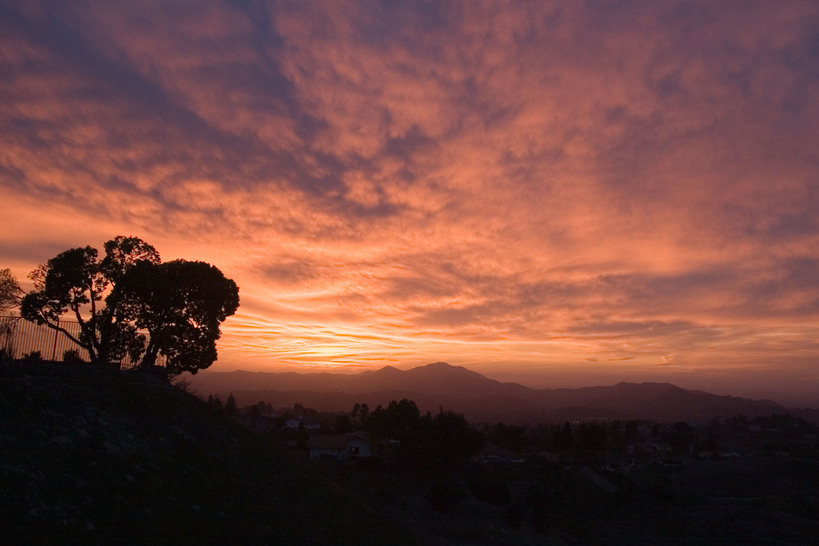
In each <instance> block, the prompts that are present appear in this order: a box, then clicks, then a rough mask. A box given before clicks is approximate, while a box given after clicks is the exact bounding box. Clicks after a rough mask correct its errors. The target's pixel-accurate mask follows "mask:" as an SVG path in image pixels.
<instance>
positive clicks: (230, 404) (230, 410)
mask: <svg viewBox="0 0 819 546" xmlns="http://www.w3.org/2000/svg"><path fill="white" fill-rule="evenodd" d="M225 415H227V416H228V417H236V416H237V415H239V408H238V406H236V398H234V397H233V393H230V394H229V395H228V397H227V401H226V402H225Z"/></svg>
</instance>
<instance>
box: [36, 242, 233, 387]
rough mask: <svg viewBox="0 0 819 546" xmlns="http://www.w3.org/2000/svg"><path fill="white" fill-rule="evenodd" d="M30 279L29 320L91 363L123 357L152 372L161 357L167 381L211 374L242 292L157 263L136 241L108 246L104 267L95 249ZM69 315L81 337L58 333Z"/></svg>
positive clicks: (182, 267) (198, 265)
mask: <svg viewBox="0 0 819 546" xmlns="http://www.w3.org/2000/svg"><path fill="white" fill-rule="evenodd" d="M30 277H31V279H32V280H33V281H34V290H33V291H32V292H30V293H28V294H26V295H25V297H23V299H22V302H21V314H22V315H23V317H24V318H26V319H28V320H31V321H34V322H37V323H38V324H45V325H46V326H48V327H49V328H52V329H54V330H57V331H59V332H61V333H63V334H64V335H65V336H67V337H68V338H69V339H71V340H72V341H74V342H75V343H77V344H78V345H80V346H81V347H83V348H84V349H86V350H87V351H88V354H89V357H90V359H91V362H93V363H100V364H105V363H109V362H117V361H119V360H121V359H122V358H123V357H124V356H125V355H126V354H127V355H128V356H130V358H131V360H132V361H133V362H138V361H139V360H140V357H142V356H143V355H144V358H143V359H142V362H141V364H140V365H141V366H143V367H145V368H150V367H152V366H153V365H154V364H155V363H156V360H157V357H158V356H159V355H163V356H164V357H165V361H166V362H165V365H166V370H167V372H168V374H169V375H176V374H178V373H181V372H183V371H189V372H191V373H196V371H197V370H199V369H202V368H207V367H208V366H210V365H211V364H212V363H213V362H214V361H215V360H216V340H217V339H219V336H220V331H219V325H220V324H221V322H222V321H224V320H225V318H226V317H228V316H230V315H232V314H233V313H235V312H236V309H237V308H238V306H239V289H238V288H237V287H236V284H235V283H234V282H233V281H232V280H230V279H227V278H225V277H224V275H222V273H221V271H219V270H218V269H217V268H215V267H213V266H211V265H209V264H206V263H203V262H187V261H184V260H176V261H173V262H168V263H164V264H163V263H160V259H159V253H157V251H156V249H154V247H153V246H151V245H149V244H148V243H146V242H145V241H142V240H141V239H139V238H136V237H122V236H119V237H116V238H114V239H112V240H111V241H108V242H106V243H105V257H104V258H103V259H102V260H98V253H97V250H96V249H94V248H92V247H90V246H86V247H84V248H74V249H70V250H66V251H65V252H62V253H60V254H58V255H57V256H56V257H54V258H52V259H51V260H49V261H48V263H47V264H45V265H41V266H40V267H38V268H37V269H35V270H34V271H33V272H32V273H31V275H30ZM66 313H70V314H72V315H73V318H75V319H76V320H77V322H79V324H80V334H79V336H74V335H73V334H72V333H71V332H69V331H68V330H66V329H65V328H63V327H62V326H61V325H60V317H61V316H62V315H64V314H66ZM145 331H147V332H148V334H150V338H149V341H148V344H147V347H146V336H145V334H144V333H143V332H145Z"/></svg>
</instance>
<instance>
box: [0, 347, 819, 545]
mask: <svg viewBox="0 0 819 546" xmlns="http://www.w3.org/2000/svg"><path fill="white" fill-rule="evenodd" d="M0 536H2V537H4V542H6V543H14V544H20V543H36V544H49V543H53V544H60V543H83V544H89V543H98V544H112V543H131V544H132V543H150V544H184V543H200V544H201V543H206V544H248V543H251V544H402V543H410V544H411V543H416V544H442V545H443V544H447V545H449V544H452V545H454V544H819V461H817V459H816V458H814V457H794V456H791V455H785V454H782V453H778V454H777V453H768V454H762V453H760V454H755V455H746V456H742V457H734V458H730V459H700V460H695V459H689V460H686V461H685V463H684V464H682V465H672V466H668V465H666V466H662V465H645V466H635V467H633V468H630V469H629V470H628V472H624V471H603V470H593V469H589V468H564V467H562V466H559V465H555V464H552V463H549V462H547V461H545V460H540V459H537V458H532V459H529V460H527V461H526V462H524V463H516V464H508V465H500V466H498V465H496V466H487V465H481V464H478V463H476V462H467V463H464V464H461V465H456V466H451V465H450V466H447V467H446V468H432V467H421V468H418V467H415V468H408V467H406V466H404V465H402V464H401V463H400V462H399V461H396V460H384V461H369V462H366V463H364V462H358V463H349V464H338V463H330V464H313V465H309V464H307V462H305V461H302V460H298V459H297V458H296V457H295V456H294V454H293V453H292V452H288V451H287V450H285V449H284V448H282V447H280V446H279V444H278V443H276V442H275V441H274V440H273V439H271V438H267V437H264V436H260V435H257V434H254V433H251V432H249V431H247V430H245V429H243V428H242V427H241V426H240V425H238V424H237V423H236V422H234V421H232V420H231V419H228V418H226V417H225V416H224V415H223V414H220V413H218V412H217V411H215V410H214V409H213V408H212V407H209V406H208V405H207V404H206V403H204V402H203V401H201V400H199V399H197V398H196V397H195V396H193V395H191V394H188V393H186V392H184V391H182V390H180V389H178V388H175V387H171V386H169V385H167V384H166V383H163V382H162V381H160V380H157V379H155V378H152V377H150V376H146V375H143V374H123V373H119V372H115V371H112V370H101V369H94V368H91V367H90V366H66V365H49V364H38V365H32V364H13V363H6V364H0Z"/></svg>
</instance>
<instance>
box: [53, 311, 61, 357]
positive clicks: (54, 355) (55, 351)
mask: <svg viewBox="0 0 819 546" xmlns="http://www.w3.org/2000/svg"><path fill="white" fill-rule="evenodd" d="M59 327H60V319H57V328H59ZM59 333H60V332H59V330H54V348H53V349H52V350H51V361H52V362H54V361H56V360H57V337H58V335H57V334H59Z"/></svg>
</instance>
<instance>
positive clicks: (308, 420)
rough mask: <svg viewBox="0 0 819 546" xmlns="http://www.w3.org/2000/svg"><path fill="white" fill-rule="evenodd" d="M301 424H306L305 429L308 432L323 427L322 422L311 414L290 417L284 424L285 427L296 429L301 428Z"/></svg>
mask: <svg viewBox="0 0 819 546" xmlns="http://www.w3.org/2000/svg"><path fill="white" fill-rule="evenodd" d="M299 425H302V426H304V430H306V431H307V432H315V431H317V430H319V429H320V428H321V423H319V422H318V420H317V419H315V418H313V417H310V416H309V415H304V416H301V417H298V418H295V419H288V420H287V422H286V423H285V424H284V428H289V429H293V430H295V429H297V428H299Z"/></svg>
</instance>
